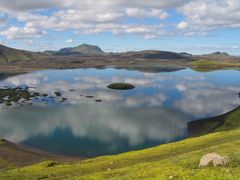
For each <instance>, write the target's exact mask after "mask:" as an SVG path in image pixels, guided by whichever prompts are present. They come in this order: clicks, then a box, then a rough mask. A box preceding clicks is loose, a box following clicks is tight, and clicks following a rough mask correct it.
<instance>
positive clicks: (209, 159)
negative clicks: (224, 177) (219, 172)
mask: <svg viewBox="0 0 240 180" xmlns="http://www.w3.org/2000/svg"><path fill="white" fill-rule="evenodd" d="M229 161H230V159H229V158H228V157H227V156H220V155H219V154H217V153H209V154H205V155H204V156H202V158H201V159H200V163H199V167H206V166H208V165H211V164H213V166H214V167H216V166H226V165H227V164H228V163H229Z"/></svg>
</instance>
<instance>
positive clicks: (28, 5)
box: [0, 0, 240, 55]
mask: <svg viewBox="0 0 240 180" xmlns="http://www.w3.org/2000/svg"><path fill="white" fill-rule="evenodd" d="M239 12H240V1H239V0H211V1H209V0H168V1H161V0H149V1H140V0H131V1H127V0H101V1H98V0H85V1H79V0H51V1H50V0H41V1H35V0H21V1H15V0H0V43H1V44H4V45H7V46H11V47H15V48H20V49H26V50H34V51H42V50H46V49H50V50H57V49H60V48H63V47H71V46H77V45H79V44H82V43H87V44H94V45H98V46H100V47H101V48H102V49H103V50H105V51H113V52H119V51H130V50H143V49H156V50H169V51H177V52H182V51H185V52H189V53H193V54H203V53H210V52H215V51H226V52H228V53H230V54H234V55H240V36H239V34H240V13H239Z"/></svg>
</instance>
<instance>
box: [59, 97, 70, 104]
mask: <svg viewBox="0 0 240 180" xmlns="http://www.w3.org/2000/svg"><path fill="white" fill-rule="evenodd" d="M66 100H68V98H62V99H61V101H60V102H62V103H63V102H65V101H66Z"/></svg>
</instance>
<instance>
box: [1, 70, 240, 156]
mask: <svg viewBox="0 0 240 180" xmlns="http://www.w3.org/2000/svg"><path fill="white" fill-rule="evenodd" d="M114 82H127V83H131V84H133V85H135V86H136V88H135V89H133V90H127V91H118V90H110V89H108V88H106V86H107V85H109V84H111V83H114ZM5 86H7V87H17V86H21V87H30V89H29V90H30V91H34V92H40V93H45V94H48V95H49V96H48V97H41V98H35V99H33V100H31V104H29V102H28V103H25V104H23V105H21V106H18V105H13V106H11V107H8V108H6V107H4V105H0V108H1V109H0V137H2V138H5V139H8V140H10V141H12V142H15V143H19V144H23V145H26V146H29V147H33V148H37V149H41V150H45V151H48V152H53V153H58V154H64V155H74V156H84V157H93V156H99V155H110V154H117V153H121V152H127V151H130V150H135V149H144V148H148V147H153V146H157V145H160V144H164V143H167V142H173V141H177V140H181V139H184V138H186V137H187V136H188V131H187V123H188V122H189V121H193V120H197V119H202V118H207V117H211V116H216V115H219V114H222V113H225V112H227V111H230V110H232V109H234V108H235V107H237V106H239V104H240V99H239V96H238V93H239V92H240V71H235V70H224V71H214V72H209V73H200V72H195V71H193V70H190V69H185V70H180V71H175V72H159V73H144V72H138V71H129V70H117V69H112V68H109V69H102V70H98V69H75V70H46V71H37V72H33V73H29V74H22V75H18V76H13V77H8V78H7V79H3V80H1V81H0V87H1V88H3V87H5ZM54 92H60V93H61V96H59V97H57V96H56V95H55V93H54ZM63 98H66V99H64V101H63Z"/></svg>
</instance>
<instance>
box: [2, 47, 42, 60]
mask: <svg viewBox="0 0 240 180" xmlns="http://www.w3.org/2000/svg"><path fill="white" fill-rule="evenodd" d="M42 56H43V55H40V54H38V53H34V52H29V51H23V50H18V49H13V48H9V47H6V46H3V45H0V63H1V64H7V63H12V62H16V61H30V60H34V59H37V58H39V57H42Z"/></svg>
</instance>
